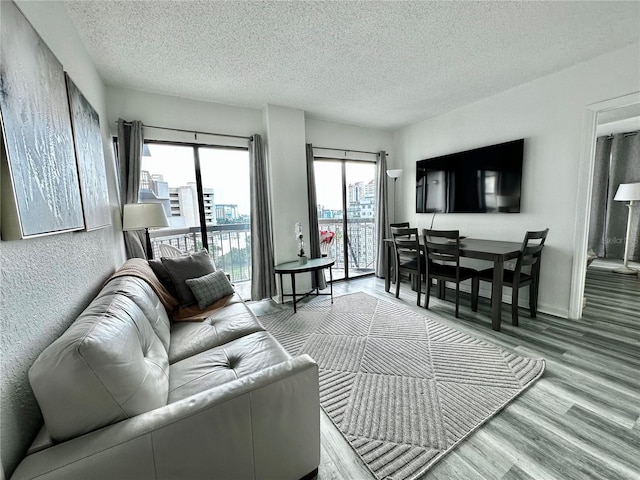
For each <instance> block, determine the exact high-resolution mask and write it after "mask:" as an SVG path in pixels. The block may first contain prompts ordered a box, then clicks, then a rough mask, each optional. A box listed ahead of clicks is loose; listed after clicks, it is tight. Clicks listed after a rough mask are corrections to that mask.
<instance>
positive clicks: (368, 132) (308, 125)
mask: <svg viewBox="0 0 640 480" xmlns="http://www.w3.org/2000/svg"><path fill="white" fill-rule="evenodd" d="M305 131H306V142H307V143H311V144H313V146H314V148H318V147H327V148H339V149H343V148H344V149H348V150H360V151H364V152H379V151H380V150H385V151H386V152H387V154H388V158H387V163H388V165H389V168H394V167H393V165H395V160H396V159H394V158H393V152H392V151H391V149H392V147H393V134H392V132H391V131H390V130H381V129H377V128H366V127H359V126H355V125H347V124H344V123H335V122H327V121H324V120H318V119H315V118H311V117H307V118H306V119H305ZM338 153H340V152H338ZM350 156H351V157H357V155H350Z"/></svg>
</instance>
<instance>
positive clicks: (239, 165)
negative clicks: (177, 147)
mask: <svg viewBox="0 0 640 480" xmlns="http://www.w3.org/2000/svg"><path fill="white" fill-rule="evenodd" d="M199 153H200V172H201V175H202V187H203V191H204V197H205V198H204V200H205V202H204V203H205V217H206V219H207V220H206V222H207V237H208V243H209V250H210V253H211V254H212V256H213V259H214V261H215V263H216V267H217V268H221V269H223V270H224V271H225V272H226V273H228V274H230V275H231V280H232V281H234V282H244V281H248V280H250V279H251V218H250V212H251V194H250V184H249V152H248V151H247V150H232V149H225V148H213V147H201V148H199ZM236 286H237V285H236Z"/></svg>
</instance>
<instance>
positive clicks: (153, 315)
mask: <svg viewBox="0 0 640 480" xmlns="http://www.w3.org/2000/svg"><path fill="white" fill-rule="evenodd" d="M115 293H118V294H120V295H124V296H125V297H129V298H130V299H131V300H133V301H134V302H135V304H136V305H137V306H138V307H139V308H140V310H142V313H144V315H145V317H147V320H149V323H150V324H151V328H153V331H154V332H155V333H156V335H157V336H158V338H159V339H160V341H161V342H162V345H163V346H164V349H165V350H166V351H167V352H168V351H169V341H170V330H171V322H170V321H169V317H168V315H167V311H166V310H165V308H164V306H163V305H162V302H161V301H160V299H159V298H158V296H157V295H156V294H155V292H154V291H153V288H151V286H150V285H149V284H148V283H147V282H145V281H144V280H142V279H141V278H137V277H117V278H114V279H112V280H110V281H109V282H107V284H106V285H105V286H104V288H103V289H102V290H101V291H100V293H99V294H98V296H97V297H96V298H99V297H102V296H105V295H113V294H115Z"/></svg>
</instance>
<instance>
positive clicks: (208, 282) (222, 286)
mask: <svg viewBox="0 0 640 480" xmlns="http://www.w3.org/2000/svg"><path fill="white" fill-rule="evenodd" d="M186 283H187V285H188V286H189V288H191V291H192V292H193V294H194V295H195V297H196V300H198V307H200V310H204V309H205V308H207V307H208V306H209V305H211V304H212V303H215V302H217V301H218V300H220V299H221V298H223V297H226V296H227V295H231V294H232V293H233V291H234V290H233V287H232V286H231V284H230V283H229V279H228V278H227V276H226V275H225V273H224V272H223V271H222V270H216V271H215V272H213V273H209V274H207V275H204V276H202V277H200V278H192V279H189V280H187V281H186Z"/></svg>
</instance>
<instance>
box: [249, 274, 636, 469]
mask: <svg viewBox="0 0 640 480" xmlns="http://www.w3.org/2000/svg"><path fill="white" fill-rule="evenodd" d="M392 287H393V286H392ZM433 290H435V289H433ZM433 290H432V291H433ZM359 291H364V292H366V293H369V294H370V295H374V296H376V297H378V298H381V299H384V300H387V301H390V302H400V303H401V304H402V305H403V306H404V307H406V308H411V309H414V310H416V311H420V312H421V313H423V314H425V315H427V316H431V317H432V318H437V319H439V320H441V321H442V322H444V323H445V324H447V325H449V326H453V327H455V328H457V329H459V330H461V331H464V332H466V333H468V334H471V335H474V336H476V337H478V338H481V339H483V340H486V341H488V342H491V343H494V344H496V345H500V346H504V347H506V348H510V349H513V350H515V351H516V352H517V353H519V354H522V355H528V356H535V357H542V358H544V359H545V360H546V370H545V373H544V375H543V377H542V378H541V379H540V380H538V382H536V383H535V384H534V385H533V386H532V387H531V388H530V389H528V390H527V391H525V392H524V393H523V394H522V395H521V396H520V397H518V398H517V399H516V400H515V401H514V402H512V403H511V404H510V405H509V406H507V407H506V408H505V409H504V410H503V411H501V412H500V413H498V414H497V415H496V416H495V417H493V418H492V419H491V420H489V422H488V423H487V424H485V425H484V426H483V427H481V428H480V429H479V430H478V431H476V432H475V433H473V434H472V435H471V436H469V437H468V438H467V439H466V440H465V441H464V442H463V443H462V444H460V445H459V446H458V447H457V448H455V449H454V450H453V451H452V452H451V453H449V454H448V455H447V456H445V457H444V458H443V459H442V460H441V461H440V462H439V463H437V464H436V465H435V466H434V467H433V468H432V469H431V470H429V471H428V472H427V473H426V474H425V475H424V476H423V477H422V479H424V480H444V479H465V480H475V479H488V480H499V479H504V480H507V479H509V480H515V479H540V480H554V479H557V480H573V479H575V480H584V479H607V480H618V479H635V480H637V479H640V279H639V278H638V277H637V276H629V275H620V274H615V273H612V272H611V271H610V270H609V269H608V268H606V266H605V268H602V267H600V268H598V267H594V266H592V267H590V268H589V270H588V273H587V282H586V289H585V296H586V307H585V310H584V314H583V318H582V319H581V320H566V319H561V318H557V317H553V316H550V315H545V314H538V318H536V319H532V318H530V316H529V312H528V310H526V309H522V308H521V309H520V326H519V327H513V326H512V325H511V318H510V315H511V311H510V308H509V306H508V305H505V306H503V321H502V331H501V332H494V331H493V330H491V320H490V305H489V301H488V300H487V299H481V300H480V305H479V310H478V312H477V313H474V312H471V309H470V302H469V298H468V296H465V295H463V297H462V299H461V305H460V318H458V319H456V318H455V317H454V314H453V313H454V304H453V302H443V301H439V300H437V299H434V298H433V297H432V300H431V302H432V303H431V305H430V309H429V310H425V309H424V308H419V307H417V306H416V294H415V292H413V291H411V290H410V288H409V287H408V285H406V284H402V288H401V292H400V299H398V300H396V299H395V297H394V295H393V294H392V293H386V292H385V291H384V281H382V280H380V279H376V278H372V277H367V278H363V279H358V280H351V281H349V282H336V283H335V285H334V294H335V295H344V294H348V293H352V292H359ZM392 291H393V288H392ZM448 293H449V294H450V298H451V300H453V295H452V292H448ZM422 303H423V304H424V298H423V299H422ZM251 305H252V309H253V310H254V311H255V312H256V313H257V314H258V315H260V314H262V313H266V312H267V311H270V310H273V309H281V308H291V306H290V305H285V306H282V305H277V304H275V303H273V302H256V303H253V304H251ZM321 426H322V458H321V463H320V468H319V473H318V476H317V480H330V479H356V480H358V479H363V480H365V479H367V480H368V479H373V478H374V477H373V475H372V474H371V473H370V472H369V471H368V470H367V469H366V467H365V466H364V465H363V464H362V462H361V461H360V459H359V458H358V457H357V455H356V454H355V453H354V452H353V450H352V449H351V447H350V445H349V444H348V443H347V442H346V440H344V438H343V437H342V435H341V433H340V432H339V431H338V430H337V429H336V428H335V426H334V425H333V424H332V423H331V421H330V420H329V419H328V417H327V416H326V415H324V413H323V414H322V415H321Z"/></svg>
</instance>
